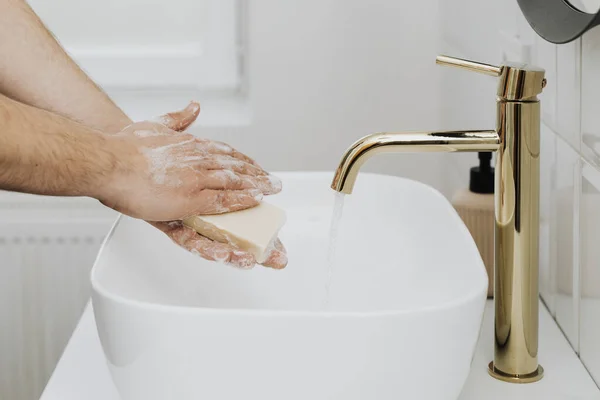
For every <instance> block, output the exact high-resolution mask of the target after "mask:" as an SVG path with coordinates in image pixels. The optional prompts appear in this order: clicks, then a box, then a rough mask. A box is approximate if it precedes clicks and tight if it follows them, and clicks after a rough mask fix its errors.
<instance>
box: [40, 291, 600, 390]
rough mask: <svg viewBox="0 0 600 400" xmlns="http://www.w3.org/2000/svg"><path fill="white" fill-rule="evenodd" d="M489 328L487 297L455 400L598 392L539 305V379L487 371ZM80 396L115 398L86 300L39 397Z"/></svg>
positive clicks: (490, 306) (490, 317) (490, 309)
mask: <svg viewBox="0 0 600 400" xmlns="http://www.w3.org/2000/svg"><path fill="white" fill-rule="evenodd" d="M492 332H493V303H492V302H491V301H489V300H488V304H487V306H486V313H485V321H484V324H483V329H482V332H481V340H480V341H479V345H478V349H477V354H476V355H475V358H474V361H473V366H472V370H471V374H470V375H469V379H468V381H467V383H466V384H465V387H464V390H463V393H462V394H461V396H460V398H459V400H499V399H511V400H536V399H540V400H542V399H543V400H554V399H556V400H562V399H565V400H600V390H599V389H598V387H597V386H596V385H595V383H594V382H593V380H592V379H591V377H590V376H589V374H588V373H587V371H586V370H585V368H584V367H583V365H582V364H581V362H580V361H579V359H578V358H577V356H576V355H575V353H574V351H573V350H572V348H571V346H570V345H569V344H568V342H567V340H566V339H565V337H564V336H563V334H562V333H561V331H560V329H559V328H558V326H557V325H556V323H555V322H554V320H553V319H552V317H551V316H550V314H549V313H548V311H547V310H546V308H545V307H544V306H543V305H542V304H540V341H539V343H540V349H539V354H540V355H539V359H540V363H541V364H542V366H543V367H544V369H545V377H544V379H542V380H541V381H540V382H537V383H533V384H527V385H516V384H508V383H503V382H500V381H497V380H495V379H493V378H491V377H490V376H489V375H488V373H487V365H488V363H489V361H491V359H492V354H493V335H492ZM82 399H85V400H119V395H118V393H117V390H116V389H115V386H114V385H113V383H112V381H111V378H110V375H109V372H108V368H107V366H106V364H105V360H104V356H103V354H102V349H101V347H100V341H99V339H98V335H97V333H96V323H95V321H94V314H93V312H92V308H91V304H88V306H87V307H86V310H85V312H84V314H83V316H82V318H81V320H80V322H79V324H78V326H77V328H76V329H75V332H74V333H73V336H72V337H71V340H70V342H69V344H68V346H67V348H66V350H65V352H64V354H63V356H62V358H61V360H60V362H59V364H58V366H57V368H56V370H55V371H54V374H53V375H52V377H51V378H50V381H49V383H48V385H47V387H46V389H45V391H44V393H43V395H42V397H41V399H40V400H82ZM373 400H376V399H373ZM411 400H412V399H411ZM419 400H420V399H419ZM423 400H426V399H423Z"/></svg>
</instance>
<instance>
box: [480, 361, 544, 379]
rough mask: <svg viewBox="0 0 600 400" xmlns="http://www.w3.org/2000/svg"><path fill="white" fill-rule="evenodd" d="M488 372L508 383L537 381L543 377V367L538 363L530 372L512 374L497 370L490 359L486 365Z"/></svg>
mask: <svg viewBox="0 0 600 400" xmlns="http://www.w3.org/2000/svg"><path fill="white" fill-rule="evenodd" d="M488 373H489V374H490V376H492V377H493V378H496V379H498V380H501V381H504V382H508V383H532V382H537V381H539V380H540V379H542V378H543V377H544V368H542V366H541V365H538V368H537V370H535V371H533V372H532V373H530V374H525V375H512V374H506V373H504V372H502V371H500V370H497V369H496V368H495V367H494V362H493V361H492V362H491V363H490V364H489V366H488Z"/></svg>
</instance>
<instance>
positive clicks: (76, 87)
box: [0, 0, 131, 132]
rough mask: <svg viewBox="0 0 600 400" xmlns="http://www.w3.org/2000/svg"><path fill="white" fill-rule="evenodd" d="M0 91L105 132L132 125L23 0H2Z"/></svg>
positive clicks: (117, 130) (0, 19) (116, 130)
mask: <svg viewBox="0 0 600 400" xmlns="http://www.w3.org/2000/svg"><path fill="white" fill-rule="evenodd" d="M0 9H1V10H2V12H0V93H3V94H5V95H6V96H8V97H11V98H13V99H15V100H18V101H20V102H22V103H25V104H29V105H32V106H35V107H38V108H42V109H44V110H48V111H52V112H54V113H57V114H60V115H62V116H65V117H67V118H69V119H72V120H74V121H78V122H81V123H82V124H84V125H87V126H90V127H93V128H96V129H100V130H102V131H105V132H119V131H120V130H121V129H123V128H124V127H125V126H126V125H128V124H130V123H131V120H130V119H129V118H128V117H127V115H126V114H125V113H124V112H123V111H122V110H120V109H119V108H118V107H117V106H116V105H115V104H114V103H113V102H112V100H111V99H110V98H109V97H108V96H107V95H106V94H105V93H104V92H103V91H102V90H100V88H99V87H98V86H97V85H96V84H95V83H94V82H93V81H92V80H91V79H90V78H89V77H88V76H87V75H86V74H85V72H83V71H82V70H81V69H80V68H79V66H78V65H77V64H76V63H75V62H74V61H73V60H72V59H71V58H70V57H69V56H68V55H67V53H66V52H65V51H64V50H63V49H62V47H61V46H60V44H59V43H58V42H57V41H56V40H55V38H54V37H53V36H52V34H51V33H50V32H49V31H48V30H47V29H46V27H45V26H44V24H43V23H42V22H41V21H40V19H39V18H38V17H37V15H36V14H35V13H34V12H33V10H32V9H31V8H30V7H29V5H28V4H27V3H26V1H25V0H0Z"/></svg>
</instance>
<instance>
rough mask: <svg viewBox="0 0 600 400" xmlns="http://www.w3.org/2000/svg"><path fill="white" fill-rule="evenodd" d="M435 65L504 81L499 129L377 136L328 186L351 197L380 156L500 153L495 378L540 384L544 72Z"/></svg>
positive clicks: (463, 63) (354, 149) (511, 66)
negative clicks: (541, 97) (541, 98)
mask: <svg viewBox="0 0 600 400" xmlns="http://www.w3.org/2000/svg"><path fill="white" fill-rule="evenodd" d="M436 62H437V63H438V64H441V65H447V66H454V67H458V68H462V69H466V70H470V71H475V72H480V73H483V74H486V75H491V76H496V77H498V78H499V83H498V91H497V102H496V103H497V107H496V111H497V114H496V115H497V116H496V130H484V131H445V132H417V133H413V132H407V133H377V134H373V135H369V136H366V137H364V138H362V139H360V140H359V141H357V142H356V143H354V144H353V145H352V146H350V148H348V150H346V152H345V153H344V156H343V157H342V159H341V161H340V164H339V166H338V168H337V171H336V173H335V177H334V179H333V183H332V185H331V187H332V188H333V189H334V190H336V191H338V192H341V193H346V194H350V193H352V190H353V188H354V183H355V181H356V179H357V176H358V172H359V170H360V168H361V166H362V165H363V164H364V162H365V161H366V160H368V159H369V158H371V157H372V156H374V155H375V154H379V153H383V152H392V153H396V152H454V151H473V152H482V151H490V152H491V151H495V152H497V157H496V178H495V185H496V186H495V204H496V210H495V215H496V216H495V220H496V223H495V225H496V228H495V268H494V271H495V272H494V306H495V307H494V308H495V318H494V322H495V328H494V332H495V340H494V344H495V347H494V360H493V361H492V362H490V364H489V373H490V375H491V376H493V377H495V378H497V379H500V380H503V381H506V382H514V383H529V382H535V381H538V380H540V379H541V378H542V376H543V373H544V369H543V368H542V366H541V365H539V364H538V357H537V356H538V354H537V353H538V321H539V314H538V302H539V299H538V297H539V288H538V268H539V266H538V263H539V260H538V258H539V254H538V243H539V214H540V211H539V197H540V102H539V100H538V98H537V95H538V94H540V93H541V92H542V89H543V88H544V87H545V86H546V79H545V78H544V70H543V69H541V68H537V67H533V66H529V65H526V64H515V63H506V64H504V65H502V66H500V67H496V66H493V65H488V64H482V63H478V62H473V61H469V60H462V59H458V58H453V57H447V56H438V57H437V60H436Z"/></svg>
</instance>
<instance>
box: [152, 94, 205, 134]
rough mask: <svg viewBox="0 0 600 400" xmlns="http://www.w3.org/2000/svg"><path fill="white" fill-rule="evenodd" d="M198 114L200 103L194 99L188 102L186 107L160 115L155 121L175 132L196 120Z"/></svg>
mask: <svg viewBox="0 0 600 400" xmlns="http://www.w3.org/2000/svg"><path fill="white" fill-rule="evenodd" d="M199 114H200V104H198V103H197V102H195V101H192V102H190V104H188V106H187V107H186V108H184V109H183V110H181V111H176V112H172V113H168V114H165V115H161V116H160V117H158V119H157V122H158V123H160V124H162V125H164V126H166V127H167V128H169V129H172V130H174V131H177V132H181V131H184V130H186V129H187V128H188V127H189V126H190V125H191V124H193V123H194V121H196V118H198V115H199Z"/></svg>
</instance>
